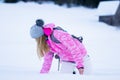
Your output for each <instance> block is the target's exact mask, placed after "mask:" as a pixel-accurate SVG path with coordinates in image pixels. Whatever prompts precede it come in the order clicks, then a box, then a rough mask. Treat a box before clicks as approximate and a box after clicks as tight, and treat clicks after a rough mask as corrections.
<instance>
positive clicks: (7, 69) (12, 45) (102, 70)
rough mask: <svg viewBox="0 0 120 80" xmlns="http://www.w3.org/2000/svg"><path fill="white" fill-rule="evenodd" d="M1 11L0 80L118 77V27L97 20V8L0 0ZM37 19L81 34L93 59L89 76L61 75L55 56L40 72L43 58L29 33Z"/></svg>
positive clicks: (100, 79)
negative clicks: (48, 68) (12, 2)
mask: <svg viewBox="0 0 120 80" xmlns="http://www.w3.org/2000/svg"><path fill="white" fill-rule="evenodd" d="M111 4H112V3H111ZM103 7H104V6H103ZM105 8H106V7H105ZM0 11H1V12H0V21H1V22H0V52H1V53H0V80H38V79H39V80H54V79H55V80H56V78H57V80H61V79H63V78H64V79H65V80H79V79H85V80H113V79H114V80H118V79H120V77H119V76H120V63H119V61H120V58H119V56H120V54H119V53H120V50H119V49H120V43H119V41H120V29H119V28H116V27H114V26H109V25H107V24H105V23H102V22H98V16H99V14H100V13H99V12H98V9H89V8H85V7H82V6H81V7H72V8H67V7H65V6H63V7H59V6H57V5H53V3H44V4H42V5H39V4H37V3H34V2H28V3H23V2H19V3H14V4H6V3H0ZM103 11H104V10H103ZM38 18H42V19H44V20H45V23H49V22H53V23H55V24H56V25H59V26H61V27H62V28H64V29H65V30H67V31H68V32H69V33H71V34H74V35H76V36H83V38H84V41H83V43H84V45H85V46H86V48H87V50H88V54H89V55H90V56H91V60H92V66H93V73H92V74H91V75H82V76H81V75H79V74H76V75H72V74H64V75H63V74H60V73H58V72H57V60H56V59H54V61H53V64H52V68H51V70H50V73H49V74H43V75H41V74H39V70H40V68H41V65H42V62H43V60H42V59H41V60H39V59H38V57H37V54H36V42H35V40H33V39H32V38H31V37H30V34H29V30H30V27H31V26H32V25H33V24H34V23H35V20H36V19H38Z"/></svg>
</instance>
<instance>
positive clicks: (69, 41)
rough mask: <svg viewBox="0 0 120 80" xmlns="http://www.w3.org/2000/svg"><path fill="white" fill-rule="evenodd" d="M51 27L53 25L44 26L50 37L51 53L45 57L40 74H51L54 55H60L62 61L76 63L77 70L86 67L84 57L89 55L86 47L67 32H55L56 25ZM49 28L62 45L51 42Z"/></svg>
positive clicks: (48, 41)
mask: <svg viewBox="0 0 120 80" xmlns="http://www.w3.org/2000/svg"><path fill="white" fill-rule="evenodd" d="M50 25H51V24H47V25H45V26H44V27H46V29H44V32H45V34H47V35H48V40H47V43H48V45H49V46H50V51H49V52H48V53H47V54H46V55H45V56H44V63H43V66H42V69H41V71H40V73H48V72H49V70H50V67H51V63H52V59H53V55H54V54H58V55H59V56H60V59H61V60H64V61H74V62H75V63H76V67H77V68H80V67H84V65H83V57H84V56H85V55H86V54H87V51H86V49H85V47H84V45H83V44H82V43H80V42H79V41H78V40H77V39H75V38H73V37H72V36H71V35H70V34H68V33H67V32H64V31H62V30H54V31H53V27H54V25H53V26H52V27H51V26H50ZM48 26H49V27H48ZM48 28H49V29H51V30H52V31H53V35H54V36H55V38H57V40H59V41H60V42H61V43H55V42H53V41H52V40H51V38H50V34H49V33H51V31H50V30H49V29H48Z"/></svg>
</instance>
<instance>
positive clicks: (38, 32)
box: [30, 19, 44, 38]
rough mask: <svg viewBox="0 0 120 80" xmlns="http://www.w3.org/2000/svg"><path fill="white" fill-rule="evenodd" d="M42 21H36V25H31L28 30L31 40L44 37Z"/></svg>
mask: <svg viewBox="0 0 120 80" xmlns="http://www.w3.org/2000/svg"><path fill="white" fill-rule="evenodd" d="M43 25H44V21H43V20H42V19H37V20H36V24H35V25H33V26H32V27H31V29H30V35H31V37H32V38H39V37H41V36H42V35H44V32H43V29H42V28H43Z"/></svg>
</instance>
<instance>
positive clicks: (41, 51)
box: [36, 35, 50, 58]
mask: <svg viewBox="0 0 120 80" xmlns="http://www.w3.org/2000/svg"><path fill="white" fill-rule="evenodd" d="M36 42H37V54H38V57H39V58H40V57H43V56H44V55H45V54H46V53H47V52H48V51H49V50H50V49H49V46H48V45H47V43H46V36H44V35H43V36H42V37H39V38H36Z"/></svg>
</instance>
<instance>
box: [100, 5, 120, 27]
mask: <svg viewBox="0 0 120 80" xmlns="http://www.w3.org/2000/svg"><path fill="white" fill-rule="evenodd" d="M99 21H100V22H104V23H107V24H109V25H112V26H120V3H119V6H118V8H117V11H116V13H115V14H114V15H101V16H99Z"/></svg>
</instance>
